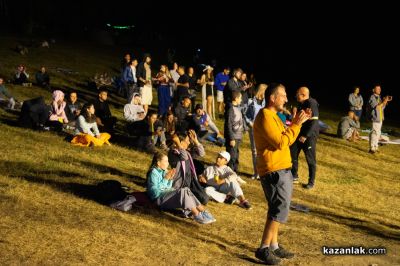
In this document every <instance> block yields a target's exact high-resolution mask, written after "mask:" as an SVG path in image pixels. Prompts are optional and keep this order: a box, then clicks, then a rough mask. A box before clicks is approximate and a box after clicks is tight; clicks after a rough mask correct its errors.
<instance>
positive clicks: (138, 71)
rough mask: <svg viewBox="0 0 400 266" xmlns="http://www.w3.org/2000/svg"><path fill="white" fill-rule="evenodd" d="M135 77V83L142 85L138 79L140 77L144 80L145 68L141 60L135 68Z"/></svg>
mask: <svg viewBox="0 0 400 266" xmlns="http://www.w3.org/2000/svg"><path fill="white" fill-rule="evenodd" d="M136 78H137V84H138V86H139V87H143V86H144V83H143V82H142V81H141V80H140V79H139V78H142V79H144V80H146V68H145V67H144V62H141V63H140V64H139V65H138V66H137V69H136Z"/></svg>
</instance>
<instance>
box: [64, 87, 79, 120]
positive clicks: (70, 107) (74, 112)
mask: <svg viewBox="0 0 400 266" xmlns="http://www.w3.org/2000/svg"><path fill="white" fill-rule="evenodd" d="M81 109H82V104H81V103H80V102H79V101H78V94H77V92H76V91H71V92H70V93H69V100H68V101H67V104H66V105H65V109H64V110H65V114H66V115H67V118H68V121H69V125H70V126H71V127H75V124H76V120H77V119H78V117H79V115H80V113H81Z"/></svg>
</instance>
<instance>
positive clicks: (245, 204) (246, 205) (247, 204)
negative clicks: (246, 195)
mask: <svg viewBox="0 0 400 266" xmlns="http://www.w3.org/2000/svg"><path fill="white" fill-rule="evenodd" d="M239 207H242V208H243V209H246V210H250V209H251V204H250V202H249V201H248V200H244V201H242V202H240V203H239Z"/></svg>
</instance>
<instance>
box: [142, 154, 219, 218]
mask: <svg viewBox="0 0 400 266" xmlns="http://www.w3.org/2000/svg"><path fill="white" fill-rule="evenodd" d="M168 166H169V162H168V156H167V155H166V154H164V153H160V152H157V153H156V154H155V155H154V157H153V161H152V163H151V166H150V169H149V171H148V172H147V194H148V196H149V198H150V200H151V201H153V202H154V203H155V204H156V205H157V206H159V207H160V209H162V210H171V209H178V208H179V209H183V210H184V211H186V212H187V213H189V212H191V215H192V216H193V220H195V221H196V222H198V223H200V224H209V223H213V222H215V221H216V220H215V218H214V217H213V216H212V214H211V213H209V212H208V211H206V209H205V207H204V206H203V205H201V203H200V202H199V200H198V199H197V198H196V196H195V195H193V193H192V191H191V190H190V188H188V187H183V188H177V189H175V188H173V187H172V184H173V179H174V176H175V173H176V170H175V168H173V169H171V170H169V171H168V170H167V169H168Z"/></svg>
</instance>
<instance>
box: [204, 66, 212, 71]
mask: <svg viewBox="0 0 400 266" xmlns="http://www.w3.org/2000/svg"><path fill="white" fill-rule="evenodd" d="M208 69H211V70H214V68H213V67H212V66H210V65H207V66H206V67H205V68H204V69H203V72H205V71H207V70H208Z"/></svg>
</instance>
